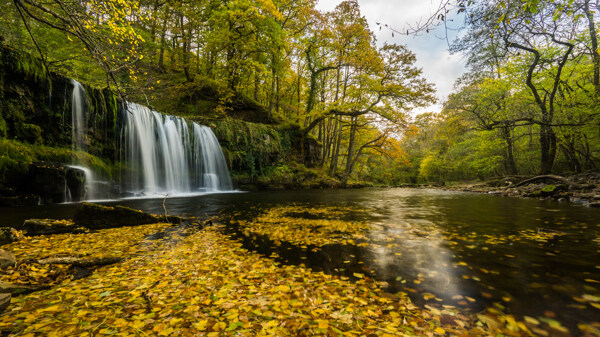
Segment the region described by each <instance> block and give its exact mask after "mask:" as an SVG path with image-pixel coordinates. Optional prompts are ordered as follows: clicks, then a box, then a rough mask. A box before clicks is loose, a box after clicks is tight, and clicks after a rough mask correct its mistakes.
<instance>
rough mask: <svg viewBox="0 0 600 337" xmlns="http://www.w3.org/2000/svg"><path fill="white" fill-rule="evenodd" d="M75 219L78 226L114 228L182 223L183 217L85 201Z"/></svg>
mask: <svg viewBox="0 0 600 337" xmlns="http://www.w3.org/2000/svg"><path fill="white" fill-rule="evenodd" d="M73 221H75V224H76V225H77V226H83V227H86V228H89V229H102V228H114V227H123V226H138V225H146V224H151V223H157V222H171V223H181V222H183V219H182V218H180V217H177V216H168V217H165V216H157V215H152V214H148V213H144V212H142V211H138V210H135V209H131V208H129V207H124V206H114V207H109V206H101V205H97V204H92V203H88V202H84V203H82V204H81V206H80V207H79V209H78V210H77V212H76V213H75V216H74V217H73Z"/></svg>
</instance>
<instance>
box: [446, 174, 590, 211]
mask: <svg viewBox="0 0 600 337" xmlns="http://www.w3.org/2000/svg"><path fill="white" fill-rule="evenodd" d="M443 189H445V190H453V191H467V192H479V193H489V194H498V195H506V196H511V197H526V198H537V199H543V200H557V201H569V202H573V203H577V204H583V205H587V206H590V207H600V173H599V172H586V173H579V174H572V175H565V176H560V175H553V174H547V175H539V176H507V177H502V178H497V179H493V180H490V181H487V182H483V183H476V184H473V183H471V184H460V185H454V186H445V187H443Z"/></svg>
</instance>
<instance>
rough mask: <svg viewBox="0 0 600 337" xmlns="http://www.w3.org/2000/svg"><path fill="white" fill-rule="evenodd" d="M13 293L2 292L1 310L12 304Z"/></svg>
mask: <svg viewBox="0 0 600 337" xmlns="http://www.w3.org/2000/svg"><path fill="white" fill-rule="evenodd" d="M11 297H12V295H11V294H0V312H3V311H4V310H6V308H8V306H9V305H10V299H11Z"/></svg>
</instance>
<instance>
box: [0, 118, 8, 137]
mask: <svg viewBox="0 0 600 337" xmlns="http://www.w3.org/2000/svg"><path fill="white" fill-rule="evenodd" d="M6 135H7V125H6V121H5V120H4V118H2V116H0V138H6Z"/></svg>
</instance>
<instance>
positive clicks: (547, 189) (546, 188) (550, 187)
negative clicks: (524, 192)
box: [542, 185, 556, 193]
mask: <svg viewBox="0 0 600 337" xmlns="http://www.w3.org/2000/svg"><path fill="white" fill-rule="evenodd" d="M555 189H556V185H546V186H544V188H542V192H546V193H551V192H554V190H555Z"/></svg>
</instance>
